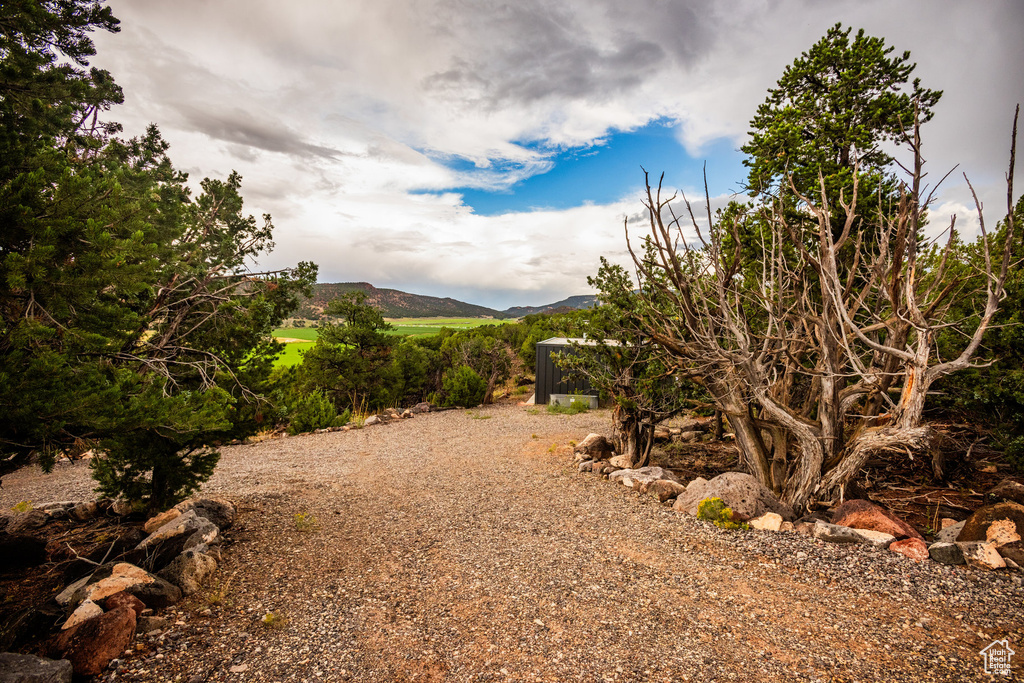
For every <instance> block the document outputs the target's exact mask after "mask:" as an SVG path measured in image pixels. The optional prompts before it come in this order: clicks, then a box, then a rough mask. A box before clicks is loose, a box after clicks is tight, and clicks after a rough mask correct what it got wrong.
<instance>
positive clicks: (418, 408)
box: [409, 401, 433, 413]
mask: <svg viewBox="0 0 1024 683" xmlns="http://www.w3.org/2000/svg"><path fill="white" fill-rule="evenodd" d="M432 409H433V407H432V406H431V405H430V404H429V403H427V402H426V401H424V402H423V403H417V404H416V405H414V406H413V407H412V408H410V409H409V410H410V411H411V412H413V413H429V412H430V411H431V410H432Z"/></svg>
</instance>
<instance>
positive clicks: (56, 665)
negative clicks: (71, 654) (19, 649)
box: [0, 652, 72, 683]
mask: <svg viewBox="0 0 1024 683" xmlns="http://www.w3.org/2000/svg"><path fill="white" fill-rule="evenodd" d="M71 673H72V668H71V662H69V661H68V660H66V659H46V658H45V657H36V656H35V655H19V654H15V653H14V652H0V683H71Z"/></svg>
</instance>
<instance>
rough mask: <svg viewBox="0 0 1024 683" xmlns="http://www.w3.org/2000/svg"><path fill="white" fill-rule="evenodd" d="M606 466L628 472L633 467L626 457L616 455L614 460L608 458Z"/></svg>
mask: <svg viewBox="0 0 1024 683" xmlns="http://www.w3.org/2000/svg"><path fill="white" fill-rule="evenodd" d="M608 464H609V465H611V466H612V467H614V468H615V469H618V470H628V469H630V468H631V467H632V466H633V463H632V462H631V461H630V459H629V456H628V455H616V456H615V457H614V458H608Z"/></svg>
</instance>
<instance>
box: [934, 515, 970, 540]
mask: <svg viewBox="0 0 1024 683" xmlns="http://www.w3.org/2000/svg"><path fill="white" fill-rule="evenodd" d="M964 524H967V520H966V519H965V520H963V521H960V522H953V523H952V524H950V525H948V526H944V527H942V530H941V531H939V533H937V534H935V541H936V542H938V543H953V542H954V541H956V537H957V536H959V535H960V532H961V531H963V528H964Z"/></svg>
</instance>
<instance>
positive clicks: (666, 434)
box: [654, 427, 672, 443]
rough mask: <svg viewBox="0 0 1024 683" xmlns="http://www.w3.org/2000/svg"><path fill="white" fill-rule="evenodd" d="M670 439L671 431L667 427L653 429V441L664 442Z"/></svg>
mask: <svg viewBox="0 0 1024 683" xmlns="http://www.w3.org/2000/svg"><path fill="white" fill-rule="evenodd" d="M671 440H672V432H670V431H669V430H668V428H667V427H655V429H654V441H655V443H665V442H666V441H671Z"/></svg>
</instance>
